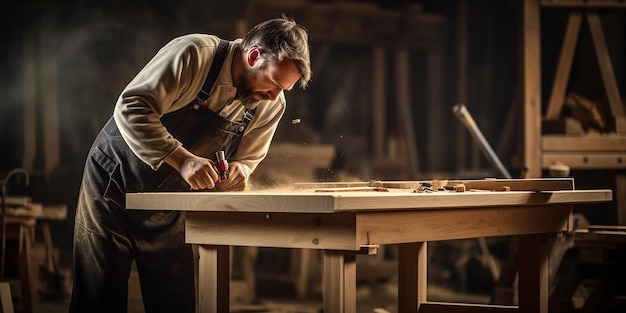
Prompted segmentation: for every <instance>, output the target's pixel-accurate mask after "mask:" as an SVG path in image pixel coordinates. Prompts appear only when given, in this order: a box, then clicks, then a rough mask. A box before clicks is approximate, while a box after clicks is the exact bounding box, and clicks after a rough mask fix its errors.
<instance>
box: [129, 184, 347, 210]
mask: <svg viewBox="0 0 626 313" xmlns="http://www.w3.org/2000/svg"><path fill="white" fill-rule="evenodd" d="M334 197H335V195H334V194H332V193H315V192H310V193H305V192H293V191H292V192H290V191H280V190H272V191H264V192H260V191H259V192H162V193H161V192H149V193H129V194H127V195H126V208H128V209H137V210H180V211H223V212H265V211H271V212H309V213H331V212H333V211H334V210H333V205H334V199H333V198H334Z"/></svg>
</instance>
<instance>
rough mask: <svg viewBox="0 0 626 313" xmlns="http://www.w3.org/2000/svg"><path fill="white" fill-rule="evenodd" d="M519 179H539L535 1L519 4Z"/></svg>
mask: <svg viewBox="0 0 626 313" xmlns="http://www.w3.org/2000/svg"><path fill="white" fill-rule="evenodd" d="M522 2H523V3H522V26H521V27H520V32H521V34H520V35H521V38H522V49H523V51H522V62H521V65H522V69H521V75H522V86H523V88H522V98H523V105H522V108H523V109H522V118H523V120H522V125H523V143H524V147H523V155H522V162H523V168H522V177H523V178H532V177H541V43H540V42H541V40H540V19H541V16H540V14H539V0H522Z"/></svg>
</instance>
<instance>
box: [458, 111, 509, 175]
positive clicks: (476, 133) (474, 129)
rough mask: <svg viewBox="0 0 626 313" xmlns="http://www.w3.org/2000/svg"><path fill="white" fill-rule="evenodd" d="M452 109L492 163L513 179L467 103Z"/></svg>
mask: <svg viewBox="0 0 626 313" xmlns="http://www.w3.org/2000/svg"><path fill="white" fill-rule="evenodd" d="M452 110H453V111H454V114H455V115H456V116H457V117H458V118H459V120H461V122H462V123H463V124H464V125H465V126H466V127H467V130H469V132H470V134H471V135H472V137H473V138H474V141H476V143H477V144H478V145H479V147H480V148H481V150H482V151H483V153H484V154H485V156H486V157H487V159H489V162H491V165H493V166H494V167H495V168H496V169H497V170H498V171H499V172H500V174H502V175H503V176H504V177H505V178H508V179H511V178H512V177H511V174H509V171H507V169H506V167H504V165H503V164H502V162H500V159H499V158H498V155H496V153H495V152H493V149H491V146H490V145H489V143H488V142H487V140H486V139H485V137H484V136H483V134H482V132H481V131H480V129H478V126H476V122H475V121H474V119H473V118H472V115H471V114H470V113H469V111H468V110H467V108H466V107H465V105H464V104H457V105H455V106H454V107H453V108H452Z"/></svg>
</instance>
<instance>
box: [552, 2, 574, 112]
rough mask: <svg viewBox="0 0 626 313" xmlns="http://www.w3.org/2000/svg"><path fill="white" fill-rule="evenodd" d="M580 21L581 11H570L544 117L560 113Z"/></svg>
mask: <svg viewBox="0 0 626 313" xmlns="http://www.w3.org/2000/svg"><path fill="white" fill-rule="evenodd" d="M581 21H582V13H580V12H571V13H570V14H569V17H568V20H567V28H566V30H565V37H564V38H563V45H562V46H561V55H560V56H559V63H558V65H557V69H556V73H555V74H554V84H553V86H552V93H551V94H550V102H549V103H548V109H547V111H546V119H548V120H554V119H557V118H559V116H560V115H561V108H562V107H563V100H564V99H565V89H566V88H567V83H568V81H569V76H570V70H571V68H572V60H574V53H575V52H576V43H577V42H578V33H579V32H580V24H581Z"/></svg>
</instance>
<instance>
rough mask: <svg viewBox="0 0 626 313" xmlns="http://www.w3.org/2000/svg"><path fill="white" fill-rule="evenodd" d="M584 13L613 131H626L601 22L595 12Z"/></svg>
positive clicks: (620, 101) (625, 122)
mask: <svg viewBox="0 0 626 313" xmlns="http://www.w3.org/2000/svg"><path fill="white" fill-rule="evenodd" d="M586 15H587V22H589V30H590V31H591V38H592V39H593V46H594V48H595V51H596V58H597V61H598V66H599V68H600V75H601V78H602V82H603V86H604V92H605V94H606V98H607V100H608V102H609V107H610V109H611V112H612V113H613V117H614V118H615V119H616V121H615V131H616V132H617V133H626V121H625V120H624V107H623V106H622V99H621V98H620V95H619V88H618V87H617V81H616V80H615V73H614V71H613V63H612V62H611V56H610V55H609V50H608V48H607V47H606V39H605V37H604V31H603V30H602V24H601V23H600V17H598V13H597V12H590V13H587V14H586Z"/></svg>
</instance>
